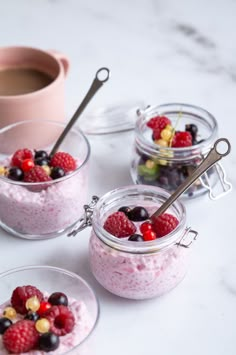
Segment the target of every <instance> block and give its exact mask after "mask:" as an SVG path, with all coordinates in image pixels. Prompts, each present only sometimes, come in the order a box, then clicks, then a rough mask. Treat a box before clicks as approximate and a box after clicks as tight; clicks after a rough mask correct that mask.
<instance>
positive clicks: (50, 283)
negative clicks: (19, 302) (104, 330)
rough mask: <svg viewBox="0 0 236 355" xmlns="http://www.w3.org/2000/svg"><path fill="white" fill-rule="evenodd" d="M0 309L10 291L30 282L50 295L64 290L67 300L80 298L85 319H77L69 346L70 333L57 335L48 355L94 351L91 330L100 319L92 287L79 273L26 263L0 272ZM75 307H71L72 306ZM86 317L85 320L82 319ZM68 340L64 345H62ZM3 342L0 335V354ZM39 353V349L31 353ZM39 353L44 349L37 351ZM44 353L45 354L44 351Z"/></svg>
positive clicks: (70, 301)
mask: <svg viewBox="0 0 236 355" xmlns="http://www.w3.org/2000/svg"><path fill="white" fill-rule="evenodd" d="M0 284H1V292H0V311H1V308H2V309H3V308H4V306H5V305H8V304H9V303H8V302H9V299H10V298H11V294H12V292H13V290H14V289H15V288H16V287H18V286H26V285H32V286H35V287H37V288H38V289H39V290H40V291H41V292H42V293H46V294H49V295H50V294H51V293H53V292H63V293H65V294H66V295H67V297H68V300H69V305H70V303H71V304H73V302H74V301H75V300H77V301H80V307H79V309H80V312H83V313H80V314H81V318H82V316H84V318H83V320H84V322H77V323H76V325H75V327H77V328H76V329H75V328H74V330H73V331H72V332H73V337H74V336H75V334H76V338H75V339H74V341H73V342H74V344H73V345H71V346H72V348H70V349H68V343H69V341H68V336H70V335H71V334H72V333H70V334H67V335H65V336H63V337H60V347H59V348H58V349H56V350H55V351H54V352H50V354H54V353H55V354H57V355H65V354H70V355H72V354H74V355H85V354H90V353H93V352H92V351H91V348H92V347H93V345H94V344H93V342H94V341H93V338H94V337H93V336H91V335H92V334H93V333H94V329H95V327H96V325H97V322H98V319H99V303H98V300H97V297H96V295H95V293H94V291H93V290H92V288H91V287H90V286H89V285H88V284H87V282H86V281H85V280H83V279H82V278H81V277H80V276H78V275H76V274H74V273H72V272H70V271H67V270H64V269H60V268H56V267H52V266H42V265H35V266H25V267H20V268H16V269H11V270H9V271H6V272H3V273H0ZM1 305H3V306H1ZM73 310H74V309H73ZM85 317H86V319H85ZM75 330H76V331H75ZM66 343H67V345H65V344H66ZM2 351H4V350H3V349H2V343H1V338H0V354H2ZM30 354H39V351H34V352H30ZM40 354H44V352H41V351H40ZM45 354H46V353H45Z"/></svg>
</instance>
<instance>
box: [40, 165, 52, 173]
mask: <svg viewBox="0 0 236 355" xmlns="http://www.w3.org/2000/svg"><path fill="white" fill-rule="evenodd" d="M42 168H43V170H44V171H45V173H46V174H47V175H50V174H51V168H50V167H49V166H48V165H42Z"/></svg>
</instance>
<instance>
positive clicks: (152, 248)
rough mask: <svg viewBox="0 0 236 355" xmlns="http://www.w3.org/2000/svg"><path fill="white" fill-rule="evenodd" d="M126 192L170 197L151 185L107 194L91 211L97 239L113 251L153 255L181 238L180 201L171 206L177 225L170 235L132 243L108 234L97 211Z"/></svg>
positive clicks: (183, 225) (183, 220)
mask: <svg viewBox="0 0 236 355" xmlns="http://www.w3.org/2000/svg"><path fill="white" fill-rule="evenodd" d="M128 192H129V193H131V194H132V195H134V194H137V196H138V195H145V193H146V194H147V193H148V192H149V193H151V194H153V196H156V198H157V196H158V194H159V196H160V197H162V198H164V199H167V198H168V197H169V196H170V193H168V192H167V191H165V190H163V189H161V188H159V187H156V186H151V185H128V186H123V187H119V188H117V189H114V190H112V191H109V192H107V193H106V194H105V195H103V196H102V197H101V198H100V199H99V200H98V203H97V205H96V206H95V208H94V211H93V219H92V226H93V229H94V232H95V234H96V235H97V236H98V237H99V239H101V240H102V241H103V242H104V243H105V244H107V245H108V246H110V247H112V248H113V249H117V250H119V251H123V252H127V253H133V254H149V253H155V252H157V251H159V250H161V249H164V248H167V247H169V246H171V245H173V244H175V243H176V242H177V241H178V240H180V239H181V237H182V236H183V231H184V230H185V228H186V209H185V207H184V205H183V204H182V202H181V201H180V200H176V201H175V202H174V203H173V205H172V206H171V207H172V208H175V210H176V211H177V212H178V213H179V216H178V217H179V224H178V226H177V227H176V228H175V229H174V230H173V231H172V232H171V233H169V234H167V235H166V236H164V237H161V238H157V239H155V240H154V241H143V242H132V241H129V240H126V239H124V238H117V237H115V236H113V235H112V234H110V233H108V232H107V231H106V230H105V229H104V228H103V225H102V223H101V218H100V214H99V211H100V209H101V208H102V206H103V205H107V203H108V200H109V198H110V197H114V196H115V195H118V194H119V193H121V194H124V196H126V195H127V194H128Z"/></svg>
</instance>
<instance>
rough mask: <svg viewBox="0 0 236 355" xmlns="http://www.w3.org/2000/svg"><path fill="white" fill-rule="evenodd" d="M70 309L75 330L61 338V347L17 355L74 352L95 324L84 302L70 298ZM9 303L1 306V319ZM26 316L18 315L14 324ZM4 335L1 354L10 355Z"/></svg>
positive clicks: (76, 352)
mask: <svg viewBox="0 0 236 355" xmlns="http://www.w3.org/2000/svg"><path fill="white" fill-rule="evenodd" d="M47 297H48V294H47V293H44V299H47ZM68 302H69V309H70V311H71V312H72V313H73V315H74V320H75V324H74V328H73V330H72V331H71V332H70V333H69V334H66V335H64V336H60V337H59V338H60V344H59V347H58V348H57V349H56V350H54V351H48V352H45V351H42V350H31V351H28V352H21V353H17V354H21V355H46V354H48V355H63V354H66V353H68V351H72V350H73V348H74V347H76V346H78V345H79V344H80V343H81V342H82V341H83V340H84V339H85V338H86V337H87V336H88V334H89V333H90V332H91V330H92V327H93V323H92V320H91V317H90V314H89V311H88V309H87V307H86V305H85V303H84V302H82V301H80V300H76V299H74V298H68ZM7 305H9V303H5V304H3V305H1V306H0V318H1V317H3V312H4V309H5V308H6V306H7ZM23 318H24V316H22V315H20V314H17V317H16V319H15V320H13V321H12V322H13V323H15V322H17V321H18V320H20V319H23ZM2 338H3V335H0V354H1V355H8V354H9V352H8V351H7V350H6V349H5V347H4V345H3V341H2ZM75 354H77V355H83V354H84V349H83V348H82V349H81V351H80V350H79V349H77V350H75Z"/></svg>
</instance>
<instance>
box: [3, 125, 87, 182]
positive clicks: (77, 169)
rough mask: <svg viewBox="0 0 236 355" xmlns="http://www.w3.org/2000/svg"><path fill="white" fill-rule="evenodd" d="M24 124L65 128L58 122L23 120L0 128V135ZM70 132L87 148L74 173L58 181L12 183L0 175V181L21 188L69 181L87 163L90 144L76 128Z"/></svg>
mask: <svg viewBox="0 0 236 355" xmlns="http://www.w3.org/2000/svg"><path fill="white" fill-rule="evenodd" d="M26 123H46V124H47V123H48V124H55V125H57V126H62V127H65V126H66V123H63V122H59V121H52V120H44V121H41V120H25V121H19V122H16V123H13V124H11V125H8V126H5V127H2V128H1V129H0V135H1V133H3V132H5V131H7V130H9V129H11V128H14V127H17V126H19V125H21V124H26ZM71 130H72V131H76V133H78V134H80V135H81V137H82V138H83V140H84V142H85V144H86V146H87V154H86V157H85V159H84V161H83V162H82V164H81V165H80V166H78V168H76V169H75V170H74V171H72V172H70V173H69V174H68V175H65V176H63V177H61V178H60V179H57V180H50V181H44V182H34V183H28V182H23V181H14V180H11V179H6V177H4V176H1V175H0V181H3V182H5V183H9V184H12V185H18V186H23V187H27V186H28V187H29V186H42V185H43V186H45V187H46V186H51V185H53V184H55V183H59V182H62V181H65V180H67V179H70V178H71V177H72V176H74V175H76V174H77V173H78V172H79V170H81V169H82V168H83V167H84V165H86V163H87V162H88V160H89V157H90V154H91V147H90V143H89V141H88V139H87V137H86V136H85V135H84V133H83V132H82V131H81V130H80V129H79V128H78V127H77V126H74V127H72V128H71Z"/></svg>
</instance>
